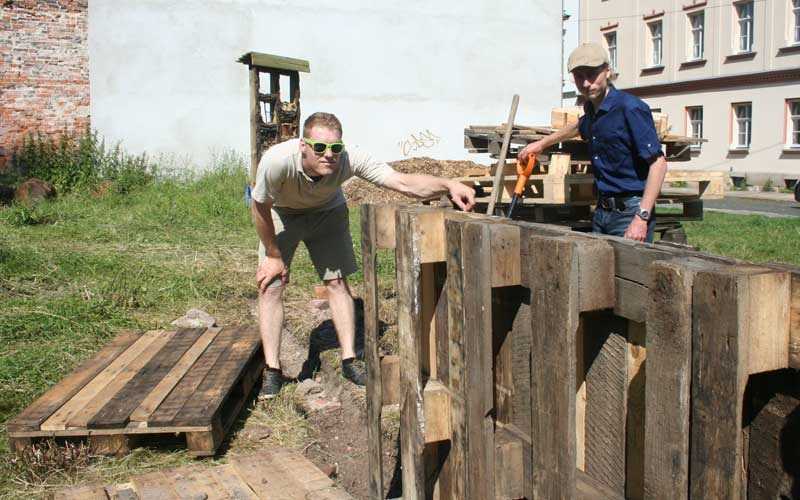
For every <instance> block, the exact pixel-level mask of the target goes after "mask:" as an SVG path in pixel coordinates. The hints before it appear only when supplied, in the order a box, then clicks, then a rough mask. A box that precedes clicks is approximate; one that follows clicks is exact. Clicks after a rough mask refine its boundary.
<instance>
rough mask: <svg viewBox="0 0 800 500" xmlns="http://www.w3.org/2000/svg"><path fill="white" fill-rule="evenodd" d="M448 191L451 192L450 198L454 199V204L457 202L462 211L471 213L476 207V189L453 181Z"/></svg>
mask: <svg viewBox="0 0 800 500" xmlns="http://www.w3.org/2000/svg"><path fill="white" fill-rule="evenodd" d="M448 190H449V191H450V197H451V198H452V199H453V202H455V204H456V205H458V207H459V208H460V209H461V210H463V211H465V212H469V211H470V210H472V207H474V206H475V190H474V189H472V188H470V187H468V186H465V185H464V184H461V183H460V182H458V181H451V183H450V186H449V187H448Z"/></svg>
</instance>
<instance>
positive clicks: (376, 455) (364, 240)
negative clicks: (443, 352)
mask: <svg viewBox="0 0 800 500" xmlns="http://www.w3.org/2000/svg"><path fill="white" fill-rule="evenodd" d="M385 211H386V210H384V212H385ZM378 213H379V209H378V207H377V206H376V205H362V207H361V255H362V259H361V260H362V263H363V269H364V271H363V272H364V355H365V359H366V364H367V457H368V466H369V495H370V498H372V499H374V500H377V499H380V498H382V497H383V461H382V457H383V445H382V442H381V436H382V433H381V408H382V407H383V405H384V404H389V403H388V402H387V401H386V399H385V398H384V395H385V396H387V397H388V396H389V395H393V396H394V398H393V399H396V401H392V403H397V402H399V401H400V395H399V394H398V391H399V388H400V362H399V361H400V359H399V358H398V357H397V356H393V359H394V360H395V363H394V365H393V366H394V368H395V369H394V372H395V373H396V375H397V378H396V380H395V379H394V377H389V376H384V373H383V372H384V362H383V360H381V359H380V357H379V353H378V333H379V325H380V319H379V316H378V281H377V273H376V270H375V268H376V266H377V249H378V248H379V243H378V231H379V229H378V228H379V224H378ZM384 219H388V218H384ZM385 223H388V221H385ZM391 228H392V237H391V242H392V244H393V245H394V212H392V217H391ZM391 367H392V364H391V363H390V360H386V368H385V369H386V371H387V374H388V372H390V371H391ZM384 385H387V386H389V387H391V386H394V389H395V393H394V394H392V393H391V392H390V391H389V390H386V391H385V392H384ZM387 389H388V387H387Z"/></svg>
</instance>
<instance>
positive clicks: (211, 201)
mask: <svg viewBox="0 0 800 500" xmlns="http://www.w3.org/2000/svg"><path fill="white" fill-rule="evenodd" d="M246 182H247V181H246V170H245V168H244V166H243V162H241V161H227V162H221V163H220V164H219V165H218V166H217V167H216V168H214V169H213V170H211V171H210V172H209V173H207V174H205V175H203V176H201V177H199V178H197V179H193V180H183V181H178V180H168V179H167V180H159V181H156V182H155V183H153V184H150V185H149V186H145V187H141V188H140V189H136V190H133V191H131V192H128V193H126V194H116V193H107V194H105V195H103V196H95V195H89V194H71V195H65V196H63V197H60V198H59V199H58V200H56V201H53V202H47V203H43V204H40V205H37V206H34V207H23V206H17V205H15V206H10V207H4V208H0V302H1V303H2V307H0V498H21V497H27V498H31V497H34V498H36V497H42V496H45V495H47V494H48V493H52V491H53V490H54V489H55V488H56V487H58V486H63V485H65V484H71V483H75V482H83V481H87V480H97V481H105V482H119V481H122V480H125V479H126V478H128V477H129V476H130V475H131V474H132V473H134V472H143V471H146V470H149V469H153V468H158V467H163V466H165V465H169V464H171V465H174V464H179V463H184V462H190V461H192V458H191V457H190V456H189V455H188V454H186V453H184V452H182V451H180V450H176V451H173V452H163V451H152V450H137V451H136V452H134V453H133V454H132V455H130V456H128V457H125V458H118V459H113V458H93V459H92V460H91V461H86V462H85V463H84V462H81V464H80V465H81V467H74V464H75V463H76V462H75V461H72V462H70V461H69V460H67V461H64V460H59V459H58V457H50V458H48V457H44V458H40V459H38V460H39V461H38V462H37V461H36V460H33V459H31V460H33V461H31V460H28V461H27V462H26V461H20V460H16V459H15V458H14V457H13V456H12V455H11V454H10V453H9V452H8V451H7V442H6V436H5V427H4V426H5V422H6V421H7V420H8V419H9V418H11V417H12V416H14V415H15V414H17V413H18V412H20V411H21V410H22V409H23V408H24V407H25V406H27V405H28V404H30V403H31V402H32V401H33V400H34V399H36V398H37V397H38V396H39V395H41V394H42V393H43V392H44V391H45V390H46V389H47V388H48V387H50V386H51V385H53V384H55V383H56V382H57V381H58V380H59V379H61V378H62V377H63V376H64V375H66V374H67V373H68V372H69V371H71V370H72V369H73V368H74V367H75V366H76V365H77V364H79V363H80V362H81V361H82V360H84V359H86V358H87V357H90V356H91V355H92V354H93V353H94V352H96V351H97V350H98V349H99V348H100V347H101V346H102V345H103V344H104V343H105V342H106V341H107V340H109V339H111V338H112V337H114V336H115V335H117V334H118V333H119V332H120V331H122V330H125V329H133V330H136V331H144V330H148V329H156V328H165V327H168V324H169V322H170V321H172V320H173V319H175V318H177V317H179V316H181V315H183V314H184V313H185V312H186V311H187V310H188V309H190V308H199V309H203V310H205V311H207V312H208V313H210V314H211V315H213V316H215V317H216V318H217V320H218V322H219V323H220V324H223V325H225V324H230V323H232V322H246V321H252V308H253V304H254V299H255V297H256V291H255V284H254V270H255V265H256V253H255V249H256V246H257V238H256V235H255V232H254V230H253V229H252V226H251V223H250V215H249V210H248V208H247V207H246V206H245V204H244V202H243V187H244V186H245V184H246ZM351 227H352V231H353V239H354V244H355V246H356V249H357V252H356V253H357V254H360V241H359V212H358V210H353V211H352V212H351ZM686 231H687V234H688V237H689V243H690V244H693V245H697V246H699V247H701V248H702V249H703V250H705V251H710V252H717V253H722V254H725V255H730V256H734V257H739V258H742V259H746V260H752V261H754V262H784V263H789V264H795V265H800V252H799V251H798V250H800V245H798V243H797V242H798V241H800V219H768V218H763V217H757V216H735V215H731V214H721V213H709V214H707V215H706V220H705V221H702V222H691V223H688V224H686ZM381 259H382V260H381V265H380V271H381V273H382V278H381V282H382V290H383V291H384V292H383V293H384V296H385V297H387V298H390V297H391V296H392V293H391V284H392V281H393V272H394V268H393V256H392V255H391V254H390V253H383V254H382V256H381ZM351 281H352V283H353V285H354V289H355V290H356V292H358V290H359V289H360V286H359V285H360V282H361V276H360V274H359V275H356V276H354V277H353V278H352V280H351ZM315 284H317V277H316V275H315V273H314V271H313V268H312V266H311V265H310V262H309V260H308V256H307V254H306V253H305V251H304V250H301V251H300V252H298V254H297V256H296V258H295V262H294V264H293V266H292V286H290V287H289V288H288V290H287V302H288V303H290V304H300V306H297V307H298V311H297V314H298V315H301V314H303V310H302V306H303V305H304V304H305V302H306V301H307V300H308V298H310V297H311V289H312V287H313V286H314V285H315ZM290 307H291V306H290ZM287 315H289V316H291V315H292V311H291V310H290V311H288V313H287ZM280 408H281V407H280V406H279V405H276V407H275V410H273V411H284V412H285V413H287V414H289V413H292V412H291V411H288V409H287V408H283V409H280ZM272 417H275V415H266V416H264V418H272ZM281 418H288V419H290V418H292V417H290V416H285V415H284V416H282V417H281ZM292 425H295V423H293V424H292ZM297 425H301V424H297Z"/></svg>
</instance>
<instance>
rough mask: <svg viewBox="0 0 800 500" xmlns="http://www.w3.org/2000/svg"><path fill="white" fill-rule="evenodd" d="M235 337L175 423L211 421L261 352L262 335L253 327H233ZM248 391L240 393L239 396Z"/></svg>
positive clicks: (174, 420) (187, 402) (179, 413)
mask: <svg viewBox="0 0 800 500" xmlns="http://www.w3.org/2000/svg"><path fill="white" fill-rule="evenodd" d="M232 330H234V332H235V333H234V338H235V339H236V340H235V341H234V342H233V343H232V344H231V345H230V347H229V348H228V350H227V351H226V352H225V354H223V355H222V356H220V358H219V359H217V362H216V363H215V364H214V367H213V368H212V369H211V371H210V372H209V373H208V375H206V377H205V379H203V382H202V383H201V384H200V385H199V386H198V387H197V389H196V390H195V392H194V394H192V396H191V397H190V398H189V399H188V400H187V401H186V403H185V404H184V405H183V407H182V408H181V409H180V411H179V412H178V413H177V414H176V415H175V418H174V419H173V424H174V425H204V424H211V423H213V422H214V417H215V416H217V415H218V414H219V411H220V409H221V407H222V403H223V402H224V401H225V399H226V398H227V397H228V395H229V394H231V391H232V390H233V388H234V385H235V384H236V382H237V381H238V380H239V379H240V378H241V377H242V376H243V374H244V373H245V371H246V367H247V366H248V364H249V363H250V362H251V360H252V359H253V358H254V356H256V355H258V354H259V353H260V352H261V338H260V336H259V335H258V331H257V330H256V329H255V328H253V327H250V326H248V327H244V326H240V327H234V328H232ZM247 396H248V395H247V394H242V395H239V397H240V398H241V399H244V398H246V397H247Z"/></svg>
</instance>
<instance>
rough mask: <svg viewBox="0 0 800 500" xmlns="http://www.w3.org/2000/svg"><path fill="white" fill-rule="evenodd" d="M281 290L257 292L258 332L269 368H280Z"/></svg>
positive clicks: (280, 288) (272, 289) (276, 287)
mask: <svg viewBox="0 0 800 500" xmlns="http://www.w3.org/2000/svg"><path fill="white" fill-rule="evenodd" d="M283 289H284V287H283V286H275V287H269V288H267V289H266V290H265V291H263V292H261V291H259V292H258V331H259V333H260V334H261V342H262V344H263V345H264V359H265V360H266V361H267V366H269V367H270V368H280V367H281V361H280V356H281V333H282V331H283Z"/></svg>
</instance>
